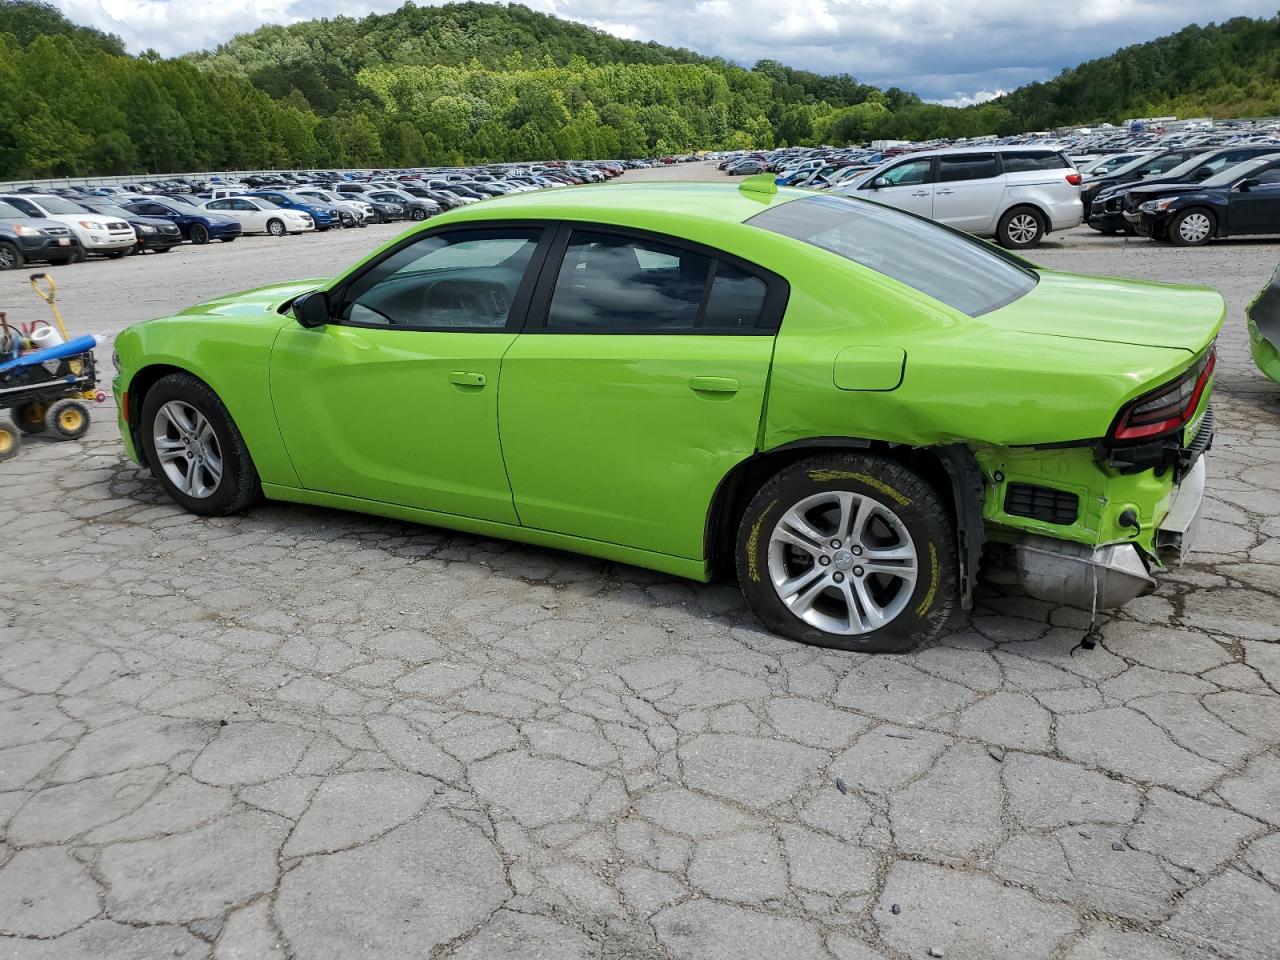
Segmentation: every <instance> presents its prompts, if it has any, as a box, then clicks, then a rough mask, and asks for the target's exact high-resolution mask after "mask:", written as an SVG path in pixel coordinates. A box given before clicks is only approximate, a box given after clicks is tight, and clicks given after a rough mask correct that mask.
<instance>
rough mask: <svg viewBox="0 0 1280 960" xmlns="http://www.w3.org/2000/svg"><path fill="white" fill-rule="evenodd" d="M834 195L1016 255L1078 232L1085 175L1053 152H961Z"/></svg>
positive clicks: (894, 164)
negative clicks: (1053, 236) (993, 243)
mask: <svg viewBox="0 0 1280 960" xmlns="http://www.w3.org/2000/svg"><path fill="white" fill-rule="evenodd" d="M835 192H836V193H843V194H847V195H848V196H854V197H863V198H865V199H868V200H875V201H877V202H879V203H883V204H887V205H888V206H891V207H897V208H898V209H900V210H906V211H908V212H910V213H916V214H919V215H920V216H922V217H929V218H931V219H933V220H937V221H938V222H939V223H945V224H946V225H947V226H950V227H955V228H956V229H957V230H963V231H965V232H966V233H972V234H975V235H977V236H979V237H995V238H996V240H997V241H999V243H1000V244H1001V246H1005V247H1009V248H1010V249H1014V250H1025V249H1026V248H1028V247H1034V246H1035V245H1036V244H1038V243H1039V242H1040V241H1041V240H1042V239H1044V236H1045V234H1047V233H1050V232H1052V231H1054V230H1067V229H1070V228H1071V227H1075V226H1079V225H1080V223H1081V222H1082V221H1083V220H1084V205H1083V204H1082V203H1081V202H1080V173H1079V171H1077V170H1076V168H1075V167H1074V166H1073V165H1072V163H1071V161H1070V160H1068V159H1067V157H1066V156H1065V155H1063V154H1062V153H1061V152H1059V151H1057V150H1053V149H1050V148H1048V147H1004V146H987V147H960V148H954V147H953V148H951V149H947V150H927V151H923V152H921V153H913V154H910V155H908V156H903V157H895V158H894V159H893V160H890V161H888V162H887V163H883V164H881V165H880V166H879V167H877V168H876V169H874V170H872V171H870V172H869V173H867V174H866V175H865V176H862V177H859V178H858V179H857V180H856V181H855V182H853V183H851V184H848V185H843V184H842V185H841V186H839V187H837V188H835Z"/></svg>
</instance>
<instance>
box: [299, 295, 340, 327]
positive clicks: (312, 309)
mask: <svg viewBox="0 0 1280 960" xmlns="http://www.w3.org/2000/svg"><path fill="white" fill-rule="evenodd" d="M293 317H294V319H295V320H297V321H298V323H300V324H301V325H302V326H304V327H306V328H307V329H308V330H310V329H313V328H315V327H323V326H324V325H325V324H326V323H328V322H329V321H330V320H332V319H333V316H332V314H330V312H329V295H328V294H327V293H325V292H324V291H323V290H312V291H311V292H310V293H304V294H302V296H300V297H298V298H297V299H295V300H294V301H293Z"/></svg>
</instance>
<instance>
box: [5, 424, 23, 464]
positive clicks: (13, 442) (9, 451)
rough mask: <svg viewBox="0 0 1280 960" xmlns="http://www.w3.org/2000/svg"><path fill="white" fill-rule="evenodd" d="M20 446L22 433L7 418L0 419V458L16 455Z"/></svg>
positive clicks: (7, 458)
mask: <svg viewBox="0 0 1280 960" xmlns="http://www.w3.org/2000/svg"><path fill="white" fill-rule="evenodd" d="M21 447H22V434H21V433H19V432H18V428H17V427H15V426H14V425H13V424H12V423H10V422H9V421H8V420H0V460H9V459H11V458H13V457H16V456H17V455H18V450H19V449H20V448H21Z"/></svg>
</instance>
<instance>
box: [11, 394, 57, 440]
mask: <svg viewBox="0 0 1280 960" xmlns="http://www.w3.org/2000/svg"><path fill="white" fill-rule="evenodd" d="M48 412H49V405H48V404H47V403H41V402H40V401H39V400H32V401H31V402H30V403H23V404H20V405H19V406H16V407H14V408H13V422H14V423H15V424H17V427H18V429H19V430H21V431H22V432H23V433H44V430H45V426H44V418H45V415H46V414H47V413H48Z"/></svg>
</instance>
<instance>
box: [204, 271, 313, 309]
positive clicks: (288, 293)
mask: <svg viewBox="0 0 1280 960" xmlns="http://www.w3.org/2000/svg"><path fill="white" fill-rule="evenodd" d="M328 282H329V280H328V278H327V277H321V278H319V279H315V280H290V281H289V282H287V283H273V284H271V285H270V286H266V287H256V288H255V289H253V290H242V291H241V292H239V293H228V294H226V295H225V296H222V297H217V298H215V299H213V300H206V301H205V302H204V303H197V304H196V305H195V306H192V307H187V308H186V309H185V310H183V311H181V313H180V314H179V315H180V316H181V315H182V314H193V313H199V314H216V315H220V316H234V317H245V316H254V315H259V314H265V315H268V316H277V314H276V311H277V310H278V309H279V307H280V306H281V305H282V304H285V303H288V302H289V301H290V300H292V299H293V298H294V297H297V296H301V295H302V294H304V293H306V292H307V291H308V290H315V289H318V288H319V287H322V286H324V285H325V284H326V283H328Z"/></svg>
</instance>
